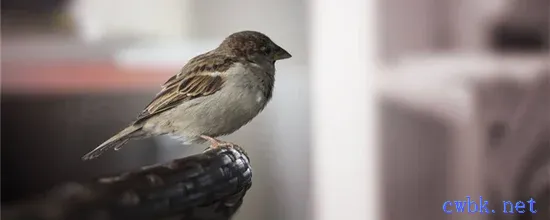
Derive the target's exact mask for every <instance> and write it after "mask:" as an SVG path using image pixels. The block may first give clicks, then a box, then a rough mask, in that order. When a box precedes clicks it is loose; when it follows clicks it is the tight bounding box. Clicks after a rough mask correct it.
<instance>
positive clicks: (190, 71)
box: [134, 53, 237, 124]
mask: <svg viewBox="0 0 550 220" xmlns="http://www.w3.org/2000/svg"><path fill="white" fill-rule="evenodd" d="M236 61H237V60H236V59H233V58H231V57H227V56H223V55H218V54H212V53H206V54H203V55H199V56H197V57H195V58H193V59H191V60H190V61H189V63H187V64H186V65H185V66H184V67H183V68H182V70H181V72H179V73H178V74H176V75H174V76H172V77H170V79H168V80H167V81H166V82H165V83H164V84H163V85H162V89H161V91H160V92H159V93H158V94H157V95H156V96H155V98H154V99H153V101H151V103H149V104H148V105H147V107H145V109H144V110H143V111H142V112H141V114H140V115H139V116H138V117H137V119H136V121H135V122H134V124H136V123H140V122H143V121H144V120H146V119H148V118H150V117H152V116H155V115H158V114H160V113H162V112H164V111H167V110H170V109H172V108H174V107H175V106H178V105H179V104H181V103H182V102H185V101H188V100H191V99H194V98H198V97H204V96H208V95H212V94H214V93H216V92H217V91H219V90H220V89H221V88H222V86H223V83H224V77H223V74H220V73H223V72H225V71H226V70H228V69H229V68H230V67H231V66H232V65H233V64H234V63H235V62H236Z"/></svg>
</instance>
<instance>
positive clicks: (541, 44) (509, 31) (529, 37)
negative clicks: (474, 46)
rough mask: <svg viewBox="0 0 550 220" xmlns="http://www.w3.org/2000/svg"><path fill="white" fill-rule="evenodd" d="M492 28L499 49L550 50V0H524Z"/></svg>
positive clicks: (493, 41)
mask: <svg viewBox="0 0 550 220" xmlns="http://www.w3.org/2000/svg"><path fill="white" fill-rule="evenodd" d="M511 4H512V5H511V6H510V11H509V12H508V13H507V14H506V16H505V17H504V18H503V20H502V21H501V22H499V23H498V24H496V25H495V26H494V28H493V30H492V36H491V43H492V47H493V49H495V50H497V51H499V52H517V51H520V52H548V51H550V42H549V41H550V19H549V17H548V16H549V15H550V1H548V0H522V1H514V2H513V3H511Z"/></svg>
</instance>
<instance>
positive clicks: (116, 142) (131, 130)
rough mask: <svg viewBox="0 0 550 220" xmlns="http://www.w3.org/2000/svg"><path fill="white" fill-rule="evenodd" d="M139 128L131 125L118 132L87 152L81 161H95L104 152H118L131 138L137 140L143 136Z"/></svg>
mask: <svg viewBox="0 0 550 220" xmlns="http://www.w3.org/2000/svg"><path fill="white" fill-rule="evenodd" d="M141 128H142V127H141V126H138V125H131V126H129V127H127V128H125V129H124V130H122V131H120V132H119V133H118V134H116V135H115V136H113V137H111V138H109V140H107V141H105V142H103V144H101V145H99V146H98V147H96V148H95V149H93V150H92V151H90V152H88V153H87V154H86V155H84V156H82V160H91V159H95V158H97V157H99V156H101V154H103V153H104V152H105V151H107V150H110V149H113V148H114V149H115V150H119V149H120V148H122V146H124V145H125V144H126V143H127V142H128V141H129V140H130V139H132V138H138V137H140V136H144V132H143V131H142V130H141Z"/></svg>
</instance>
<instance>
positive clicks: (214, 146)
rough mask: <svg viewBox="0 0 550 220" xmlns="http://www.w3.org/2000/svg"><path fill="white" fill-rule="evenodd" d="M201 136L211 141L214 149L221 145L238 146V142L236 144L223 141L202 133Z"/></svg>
mask: <svg viewBox="0 0 550 220" xmlns="http://www.w3.org/2000/svg"><path fill="white" fill-rule="evenodd" d="M201 138H203V139H205V140H207V141H209V142H210V148H212V149H217V148H219V147H235V146H236V144H234V143H231V142H226V141H221V140H218V139H216V138H213V137H210V136H206V135H201Z"/></svg>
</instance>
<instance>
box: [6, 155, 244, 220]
mask: <svg viewBox="0 0 550 220" xmlns="http://www.w3.org/2000/svg"><path fill="white" fill-rule="evenodd" d="M251 185H252V172H251V168H250V164H249V158H248V156H247V155H246V152H245V151H244V150H242V149H241V148H239V147H233V148H230V147H220V148H219V149H208V150H206V151H205V152H203V153H202V154H197V155H193V156H189V157H186V158H182V159H177V160H173V161H171V162H169V163H165V164H159V165H154V166H148V167H142V168H141V169H140V170H138V171H134V172H129V173H122V174H119V175H116V176H110V177H102V178H99V179H95V180H93V181H90V182H86V183H67V184H65V185H62V186H60V187H58V188H56V189H54V190H52V191H51V192H48V193H47V194H46V195H44V196H43V197H42V198H37V199H35V200H30V201H22V202H21V203H20V204H17V205H12V206H10V207H3V208H2V219H4V220H22V219H33V220H42V219H51V220H61V219H63V220H73V219H74V220H107V219H109V220H124V219H131V220H138V219H154V220H157V219H181V220H199V219H200V220H203V219H204V220H206V219H208V220H218V219H219V220H222V219H231V216H233V214H234V213H235V212H236V211H237V209H238V208H239V207H240V206H241V204H242V201H243V197H244V195H245V194H246V192H247V190H248V189H249V188H250V187H251Z"/></svg>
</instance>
